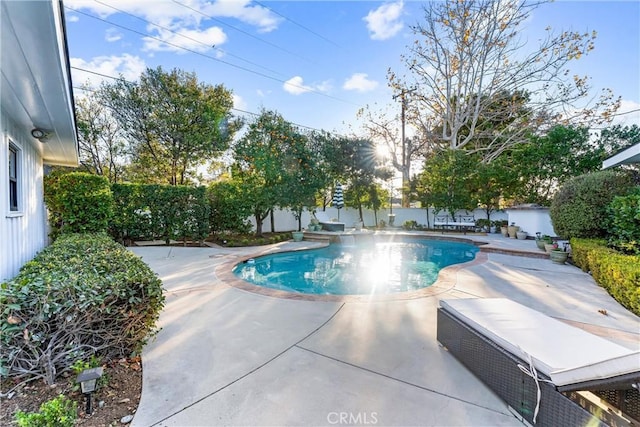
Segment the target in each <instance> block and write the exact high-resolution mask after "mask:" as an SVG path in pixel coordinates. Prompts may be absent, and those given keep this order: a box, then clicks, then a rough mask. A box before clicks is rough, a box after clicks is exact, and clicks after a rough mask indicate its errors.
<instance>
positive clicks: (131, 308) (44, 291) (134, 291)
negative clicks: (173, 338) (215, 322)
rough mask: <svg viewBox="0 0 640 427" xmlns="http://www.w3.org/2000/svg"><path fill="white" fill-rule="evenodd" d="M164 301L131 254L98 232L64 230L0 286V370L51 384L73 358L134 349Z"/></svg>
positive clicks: (150, 275)
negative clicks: (16, 273)
mask: <svg viewBox="0 0 640 427" xmlns="http://www.w3.org/2000/svg"><path fill="white" fill-rule="evenodd" d="M163 306H164V296H163V294H162V284H161V282H160V280H159V279H158V278H157V277H156V275H155V274H154V273H153V272H152V271H151V269H149V267H148V266H147V265H146V264H145V263H144V262H142V260H141V259H140V258H138V257H137V256H135V255H134V254H133V253H131V252H129V251H128V250H126V249H125V248H124V247H122V246H121V245H119V244H117V243H116V242H114V241H113V240H111V239H110V238H109V237H108V236H107V235H106V234H103V233H100V234H86V235H79V234H69V235H63V236H61V237H60V238H59V239H58V240H56V241H55V243H53V244H52V245H51V246H49V247H47V248H46V249H44V250H43V251H42V252H40V253H39V254H38V255H37V256H36V257H35V258H34V259H33V260H32V261H29V262H28V263H26V264H25V265H24V266H23V267H22V269H21V270H20V273H19V274H18V275H17V276H16V277H15V278H14V279H12V280H10V281H8V282H6V283H3V284H2V285H0V314H1V315H2V317H1V318H0V332H2V338H1V341H0V343H1V344H2V345H1V346H0V366H1V369H2V371H0V373H1V374H2V376H28V377H32V376H36V377H39V378H43V379H45V381H47V383H49V384H53V382H54V381H55V378H56V376H57V375H58V374H60V373H62V372H65V371H70V370H72V366H73V364H74V362H75V363H77V360H78V359H81V360H90V358H91V356H94V355H95V356H96V357H98V358H101V359H102V360H109V359H111V358H113V357H123V356H129V355H130V354H132V353H137V352H139V351H140V350H141V349H142V346H143V345H144V344H145V343H146V341H147V339H148V338H149V337H150V336H152V335H153V334H154V333H155V332H157V329H156V321H157V319H158V316H159V314H160V311H161V310H162V308H163Z"/></svg>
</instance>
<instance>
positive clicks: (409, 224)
mask: <svg viewBox="0 0 640 427" xmlns="http://www.w3.org/2000/svg"><path fill="white" fill-rule="evenodd" d="M402 228H403V229H405V230H417V229H418V223H417V222H416V221H415V220H408V221H405V222H404V223H403V224H402Z"/></svg>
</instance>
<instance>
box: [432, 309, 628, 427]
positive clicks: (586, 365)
mask: <svg viewBox="0 0 640 427" xmlns="http://www.w3.org/2000/svg"><path fill="white" fill-rule="evenodd" d="M437 339H438V342H440V343H441V344H442V346H443V347H445V348H446V349H447V350H448V351H449V353H451V354H452V355H453V356H455V357H456V358H457V359H458V360H459V361H460V362H461V363H462V364H463V365H464V366H465V367H467V368H468V369H469V370H470V371H471V372H472V373H473V374H474V375H475V376H477V377H478V378H479V379H480V380H482V381H483V382H484V383H485V384H486V385H487V386H488V387H489V388H491V389H492V390H493V391H494V392H495V393H496V394H497V395H498V396H499V397H500V398H502V399H503V400H504V401H505V402H506V403H507V404H508V405H509V406H510V407H511V408H513V410H515V411H516V412H517V413H518V414H519V415H520V416H521V417H522V418H523V419H525V420H526V421H528V422H529V423H533V424H535V425H538V426H560V425H561V426H585V425H590V426H607V425H633V424H632V421H631V422H629V420H628V419H627V418H625V415H624V408H619V407H618V409H621V410H622V413H617V412H616V411H615V410H610V408H607V407H606V405H603V404H602V403H601V401H600V400H598V399H591V400H590V399H589V397H588V394H585V393H584V392H585V391H593V392H594V393H601V392H602V391H604V390H607V391H612V392H613V394H615V393H618V394H619V393H620V392H623V393H624V392H626V391H629V390H630V391H631V392H632V393H630V394H628V395H629V396H631V395H632V394H633V393H635V394H634V396H635V399H636V401H635V402H633V403H632V405H636V406H637V404H638V402H637V399H638V398H637V396H638V393H637V391H638V390H637V388H638V387H640V351H637V350H636V351H633V350H629V349H627V348H626V347H623V346H620V345H618V344H615V343H613V342H611V341H608V340H606V339H604V338H601V337H598V336H595V335H593V334H590V333H588V332H586V331H584V330H582V329H578V328H575V327H573V326H569V325H567V324H566V323H563V322H561V321H559V320H556V319H553V318H551V317H548V316H546V315H544V314H542V313H540V312H538V311H535V310H533V309H531V308H528V307H525V306H523V305H521V304H518V303H516V302H513V301H511V300H508V299H505V298H493V299H491V298H490V299H479V298H478V299H458V300H453V299H452V300H442V301H440V308H438V314H437ZM585 396H586V397H585ZM579 403H580V404H579ZM623 404H624V403H623ZM603 406H605V408H603ZM593 414H597V416H596V415H593Z"/></svg>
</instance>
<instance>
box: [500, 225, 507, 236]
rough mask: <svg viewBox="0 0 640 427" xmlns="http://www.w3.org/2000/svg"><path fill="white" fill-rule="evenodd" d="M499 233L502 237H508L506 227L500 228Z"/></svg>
mask: <svg viewBox="0 0 640 427" xmlns="http://www.w3.org/2000/svg"><path fill="white" fill-rule="evenodd" d="M500 233H502V235H503V236H504V237H509V231H508V228H507V226H506V225H503V226H500Z"/></svg>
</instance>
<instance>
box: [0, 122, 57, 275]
mask: <svg viewBox="0 0 640 427" xmlns="http://www.w3.org/2000/svg"><path fill="white" fill-rule="evenodd" d="M0 116H1V122H0V123H1V128H0V132H1V140H0V180H1V181H0V282H2V281H5V280H7V279H10V278H12V277H14V276H15V275H16V274H18V271H19V270H20V267H21V266H22V265H24V263H26V262H27V261H29V260H30V259H32V258H33V257H34V256H35V254H36V253H38V251H40V250H42V249H43V248H44V247H45V246H46V244H47V240H48V239H47V234H46V211H45V207H44V197H43V182H42V178H43V167H42V157H41V155H40V153H39V152H38V150H37V148H36V146H34V145H32V143H33V142H32V141H35V140H33V138H31V135H30V134H29V132H30V129H21V128H19V127H18V126H16V124H15V122H13V121H12V120H11V119H10V118H9V117H8V116H7V115H6V114H5V111H2V110H0ZM10 141H11V142H12V143H13V144H14V145H16V146H17V147H18V148H19V149H20V159H19V161H18V167H19V172H18V173H19V180H20V182H19V191H20V195H19V203H20V205H19V206H20V208H19V212H18V213H14V212H11V211H10V210H9V184H8V176H9V172H8V152H9V142H10ZM38 143H39V142H38Z"/></svg>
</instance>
